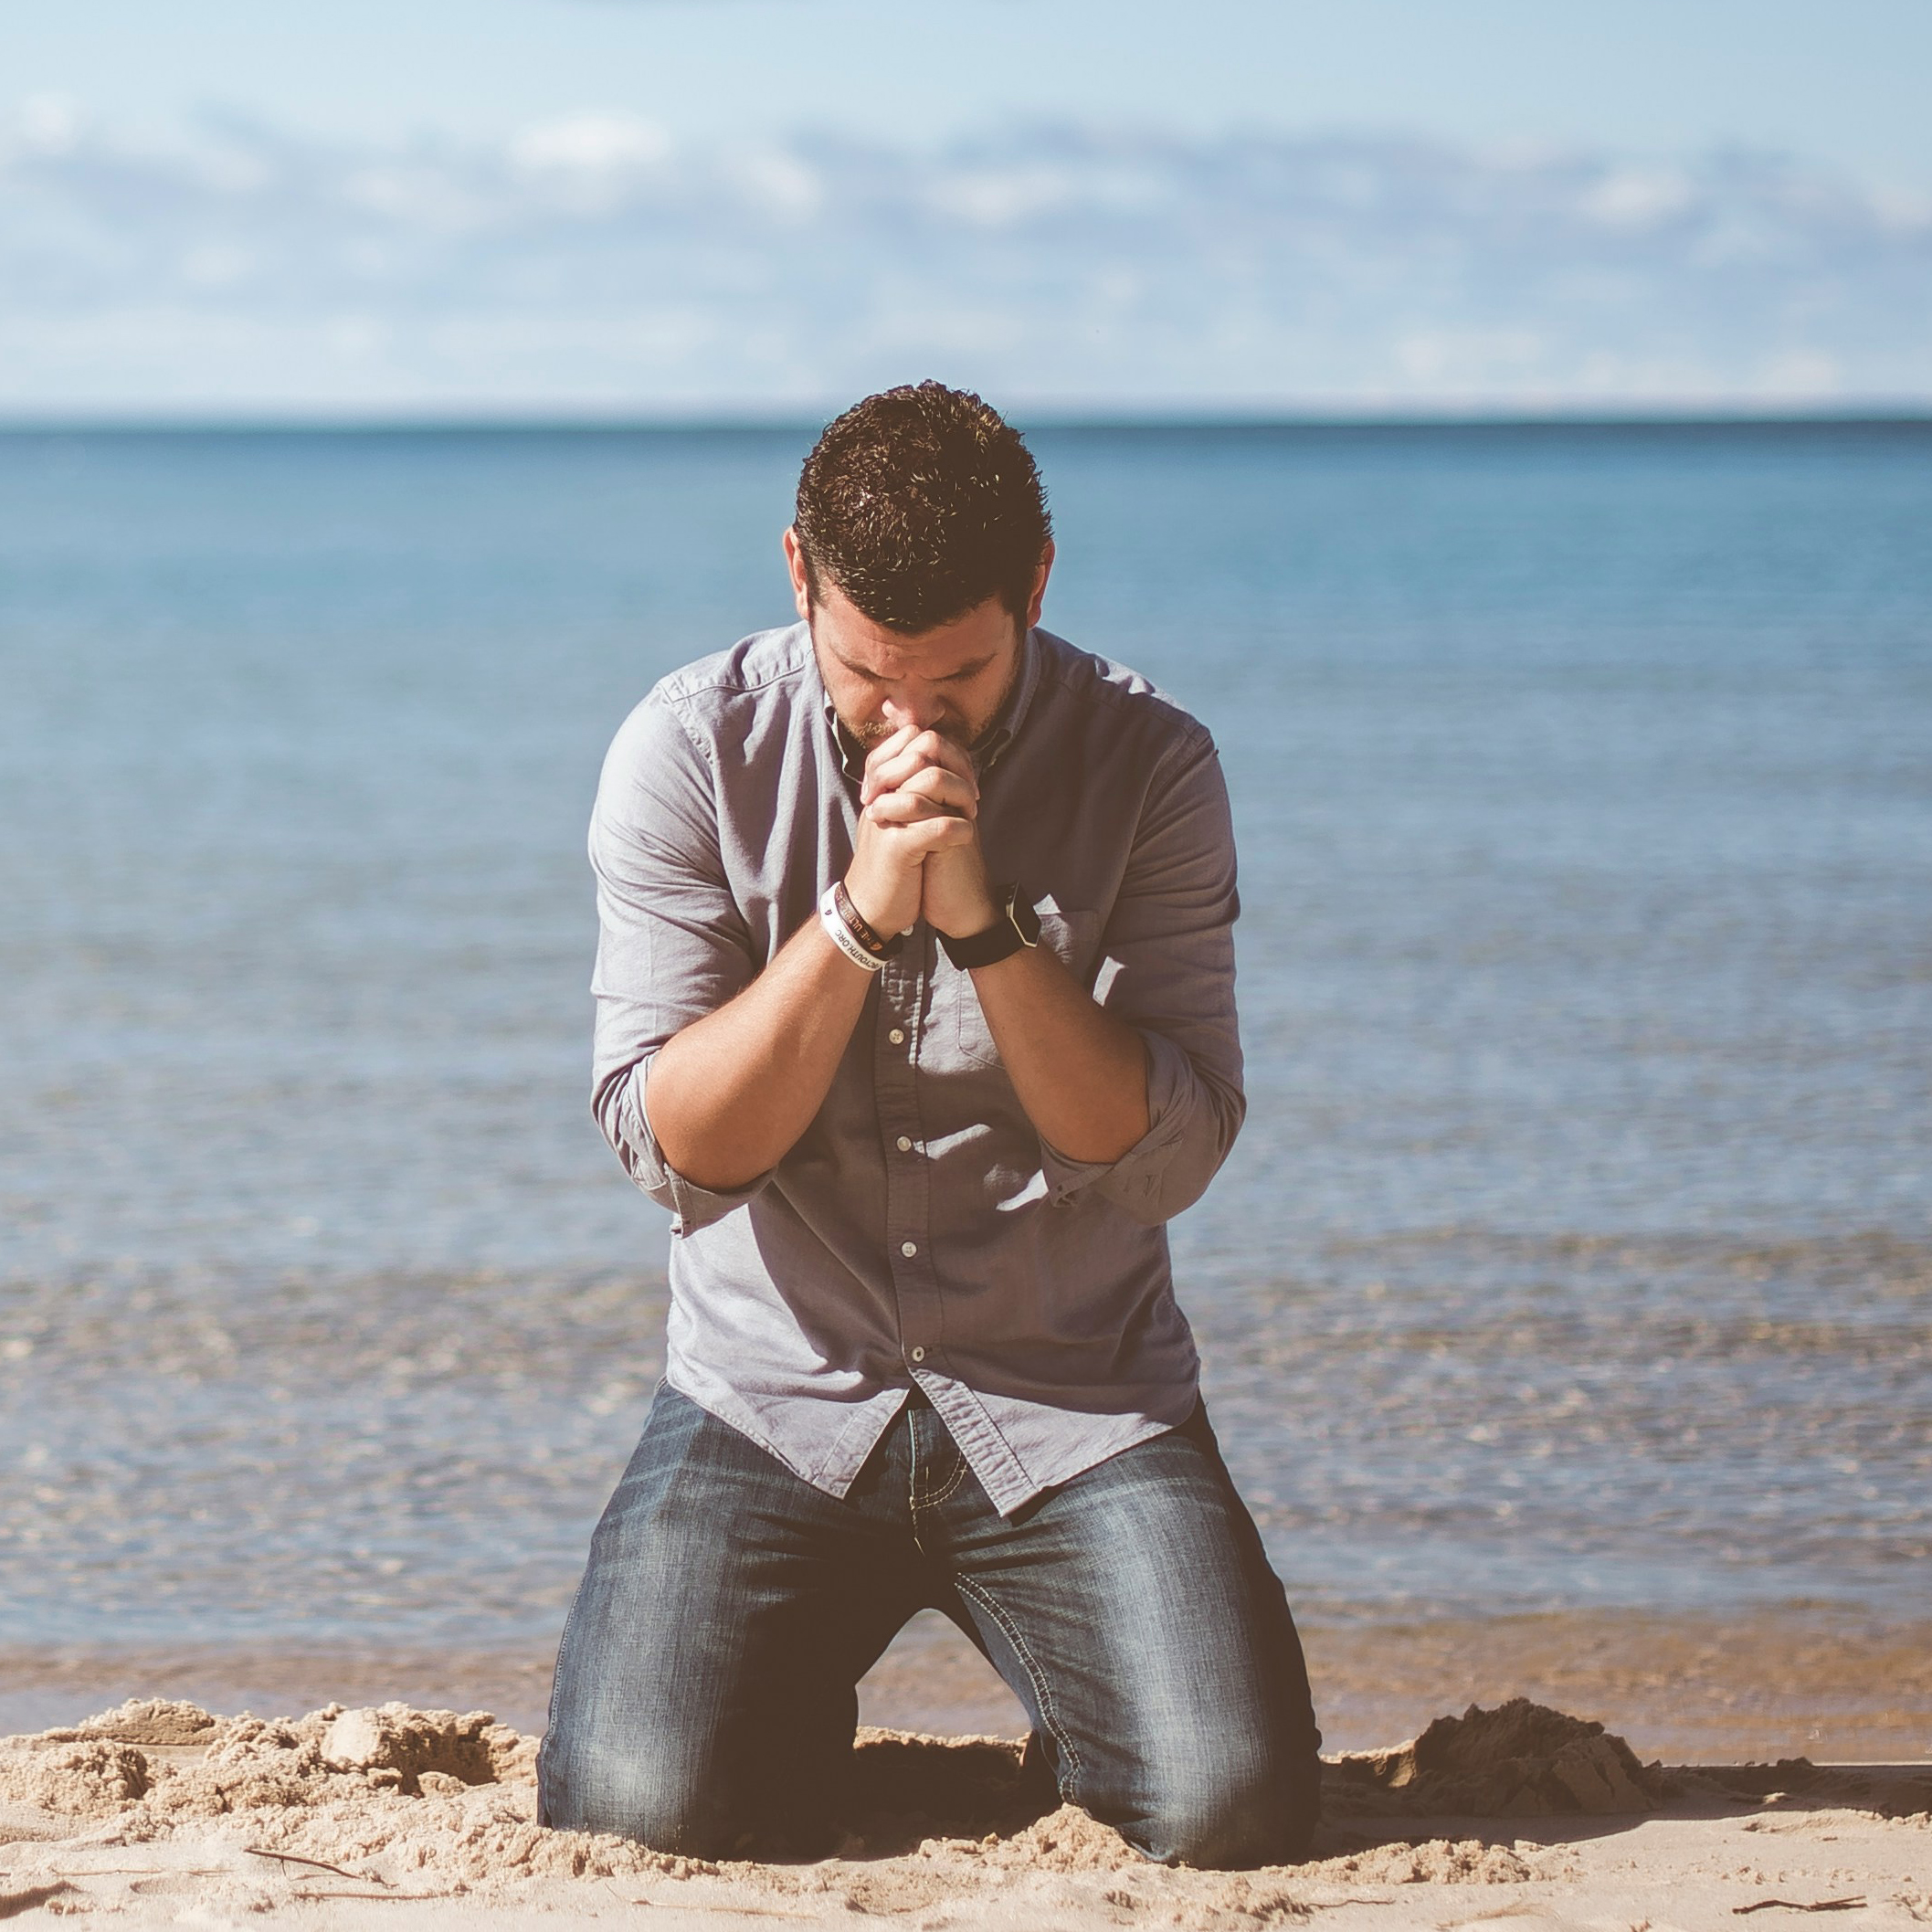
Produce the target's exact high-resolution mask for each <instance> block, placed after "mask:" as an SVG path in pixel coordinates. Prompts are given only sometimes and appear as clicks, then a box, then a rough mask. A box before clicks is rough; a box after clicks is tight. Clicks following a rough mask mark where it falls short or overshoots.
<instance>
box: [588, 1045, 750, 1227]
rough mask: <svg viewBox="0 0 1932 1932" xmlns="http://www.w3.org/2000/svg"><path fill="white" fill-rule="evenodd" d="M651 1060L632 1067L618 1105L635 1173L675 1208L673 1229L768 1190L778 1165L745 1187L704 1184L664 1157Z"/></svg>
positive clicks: (708, 1220)
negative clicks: (650, 1093) (648, 1085)
mask: <svg viewBox="0 0 1932 1932" xmlns="http://www.w3.org/2000/svg"><path fill="white" fill-rule="evenodd" d="M649 1066H650V1062H649V1061H645V1062H644V1064H643V1065H642V1066H640V1067H639V1068H638V1069H637V1070H636V1072H633V1073H632V1075H631V1077H630V1081H629V1082H628V1085H627V1086H626V1088H625V1092H624V1098H623V1100H622V1102H621V1103H619V1108H618V1112H619V1114H620V1116H621V1118H622V1122H623V1127H624V1140H625V1144H626V1145H627V1146H628V1147H629V1149H630V1150H631V1159H630V1164H629V1165H630V1177H631V1178H632V1179H633V1180H634V1181H636V1182H637V1184H638V1186H639V1187H640V1188H643V1190H644V1191H645V1193H646V1194H648V1195H649V1197H650V1198H651V1199H652V1200H654V1201H656V1202H657V1204H658V1205H659V1207H660V1208H668V1209H670V1216H671V1221H670V1231H671V1232H672V1233H673V1234H695V1233H696V1232H697V1231H698V1230H699V1229H701V1228H708V1227H710V1226H711V1224H712V1223H713V1221H720V1220H723V1219H724V1217H725V1216H726V1215H727V1214H731V1213H733V1212H734V1211H735V1210H736V1209H740V1208H742V1207H744V1204H745V1202H746V1201H748V1200H751V1199H753V1198H755V1196H757V1195H759V1194H762V1193H763V1192H764V1191H765V1185H766V1183H767V1182H769V1181H770V1179H771V1177H772V1176H773V1175H774V1174H776V1172H777V1169H776V1167H767V1168H766V1169H765V1172H764V1173H763V1174H759V1175H755V1176H754V1177H753V1178H752V1179H750V1180H748V1181H745V1182H744V1184H743V1185H742V1186H740V1187H736V1188H702V1187H700V1186H699V1185H698V1183H697V1182H696V1181H694V1180H690V1179H688V1178H687V1177H685V1176H683V1175H681V1174H680V1173H679V1172H678V1170H677V1169H676V1168H675V1167H672V1166H671V1165H670V1162H669V1161H668V1160H666V1159H665V1158H664V1150H663V1148H662V1147H660V1145H658V1136H657V1135H655V1134H653V1133H652V1132H651V1131H650V1115H649V1113H648V1112H647V1111H646V1109H645V1105H644V1086H645V1082H647V1080H648V1079H649Z"/></svg>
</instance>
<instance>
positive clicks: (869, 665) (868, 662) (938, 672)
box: [812, 598, 1019, 678]
mask: <svg viewBox="0 0 1932 1932" xmlns="http://www.w3.org/2000/svg"><path fill="white" fill-rule="evenodd" d="M839 606H842V607H839ZM813 618H814V621H813V625H812V636H813V639H814V641H815V642H816V643H818V645H819V647H820V648H821V649H826V650H829V651H830V652H831V653H832V655H833V656H835V657H836V658H837V659H838V660H839V662H840V663H842V664H844V665H846V666H847V667H848V668H849V669H850V670H857V671H862V672H864V673H866V674H867V675H869V676H872V677H880V678H908V677H911V678H945V677H950V676H953V675H955V674H956V673H957V672H959V671H962V670H971V669H973V668H974V667H976V666H978V665H982V664H985V663H987V662H988V661H990V660H992V659H995V658H998V657H999V656H1001V655H1002V654H1003V653H1004V652H1005V651H1006V649H1008V647H1009V646H1010V645H1012V644H1013V643H1014V642H1015V641H1017V639H1018V636H1019V627H1018V625H1016V624H1015V623H1014V621H1013V617H1012V614H1011V612H1009V611H1008V609H1007V608H1006V607H1005V606H1004V605H1003V604H1001V603H1000V602H999V601H998V599H997V598H994V599H991V600H989V601H988V602H987V603H986V604H983V605H981V606H979V607H977V608H976V609H973V610H969V611H967V612H966V615H965V616H964V617H961V618H955V619H954V620H953V621H952V622H951V623H949V624H941V625H938V626H937V627H935V628H934V629H932V630H928V631H922V632H920V633H918V634H917V635H916V636H913V637H907V636H905V635H904V634H903V632H900V631H895V630H888V629H887V628H886V627H885V626H884V625H882V624H879V623H876V622H874V621H873V620H872V619H871V618H867V617H866V616H864V615H863V614H862V613H861V612H860V611H859V610H858V609H857V608H856V607H854V606H853V605H852V604H850V602H848V601H847V600H845V599H843V598H840V599H839V605H838V606H833V605H831V604H830V600H829V599H827V600H825V602H824V603H821V604H820V606H819V607H818V609H817V610H815V611H814V613H813ZM828 620H829V621H828Z"/></svg>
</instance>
